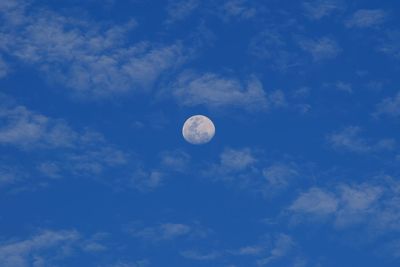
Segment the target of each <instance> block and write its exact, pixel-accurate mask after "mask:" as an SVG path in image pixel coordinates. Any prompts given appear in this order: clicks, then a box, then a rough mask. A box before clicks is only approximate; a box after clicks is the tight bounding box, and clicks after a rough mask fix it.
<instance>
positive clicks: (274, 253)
mask: <svg viewBox="0 0 400 267" xmlns="http://www.w3.org/2000/svg"><path fill="white" fill-rule="evenodd" d="M294 246H295V242H294V241H293V239H292V238H291V237H290V236H289V235H286V234H280V235H278V236H276V238H275V240H274V245H273V247H272V249H271V250H270V253H269V255H268V256H267V257H265V258H263V259H260V260H258V261H257V265H258V266H267V265H269V264H270V263H271V262H273V261H276V260H278V259H280V258H282V257H285V256H286V255H288V254H289V253H290V252H291V250H292V249H293V247H294Z"/></svg>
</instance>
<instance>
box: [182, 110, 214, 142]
mask: <svg viewBox="0 0 400 267" xmlns="http://www.w3.org/2000/svg"><path fill="white" fill-rule="evenodd" d="M182 135H183V137H184V138H185V140H186V141H188V142H189V143H191V144H193V145H201V144H205V143H208V142H210V141H211V139H212V138H213V137H214V135H215V126H214V123H213V122H212V121H211V120H210V119H209V118H207V117H206V116H203V115H195V116H192V117H190V118H189V119H187V120H186V121H185V124H184V125H183V128H182Z"/></svg>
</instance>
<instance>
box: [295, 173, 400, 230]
mask: <svg viewBox="0 0 400 267" xmlns="http://www.w3.org/2000/svg"><path fill="white" fill-rule="evenodd" d="M378 181H379V183H373V182H370V183H358V184H357V183H356V184H345V183H342V184H339V185H337V186H335V187H333V188H332V189H324V188H318V187H314V188H311V189H310V190H308V191H307V192H305V193H302V194H300V196H299V197H298V198H297V199H296V200H295V201H294V202H293V204H292V205H291V206H290V207H289V211H291V212H293V214H294V215H300V216H302V218H303V219H304V220H306V221H307V219H310V218H312V217H313V216H314V218H315V217H316V218H321V219H327V218H328V219H329V220H330V221H331V222H332V224H333V225H334V226H335V227H336V228H339V229H341V228H347V227H350V226H353V225H365V226H367V227H368V228H370V229H374V230H375V231H378V232H388V231H389V232H390V231H400V223H399V222H400V205H399V202H398V201H399V199H400V190H399V188H400V186H399V184H398V182H396V181H395V180H393V178H391V177H378Z"/></svg>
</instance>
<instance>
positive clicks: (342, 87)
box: [336, 81, 353, 94]
mask: <svg viewBox="0 0 400 267" xmlns="http://www.w3.org/2000/svg"><path fill="white" fill-rule="evenodd" d="M336 89H337V90H339V91H343V92H346V93H349V94H351V93H353V87H352V86H351V84H350V83H345V82H342V81H338V82H337V83H336Z"/></svg>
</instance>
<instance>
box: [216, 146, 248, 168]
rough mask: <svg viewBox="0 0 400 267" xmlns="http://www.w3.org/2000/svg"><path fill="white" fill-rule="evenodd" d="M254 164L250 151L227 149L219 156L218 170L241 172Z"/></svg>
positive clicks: (246, 149)
mask: <svg viewBox="0 0 400 267" xmlns="http://www.w3.org/2000/svg"><path fill="white" fill-rule="evenodd" d="M255 162H256V159H255V158H254V156H253V154H252V152H251V151H250V149H248V148H245V149H242V150H236V149H231V148H227V149H225V150H224V151H223V152H222V154H221V155H220V168H221V169H222V171H223V172H228V173H229V172H235V171H243V170H245V169H247V168H248V167H250V166H252V165H253V164H254V163H255Z"/></svg>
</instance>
